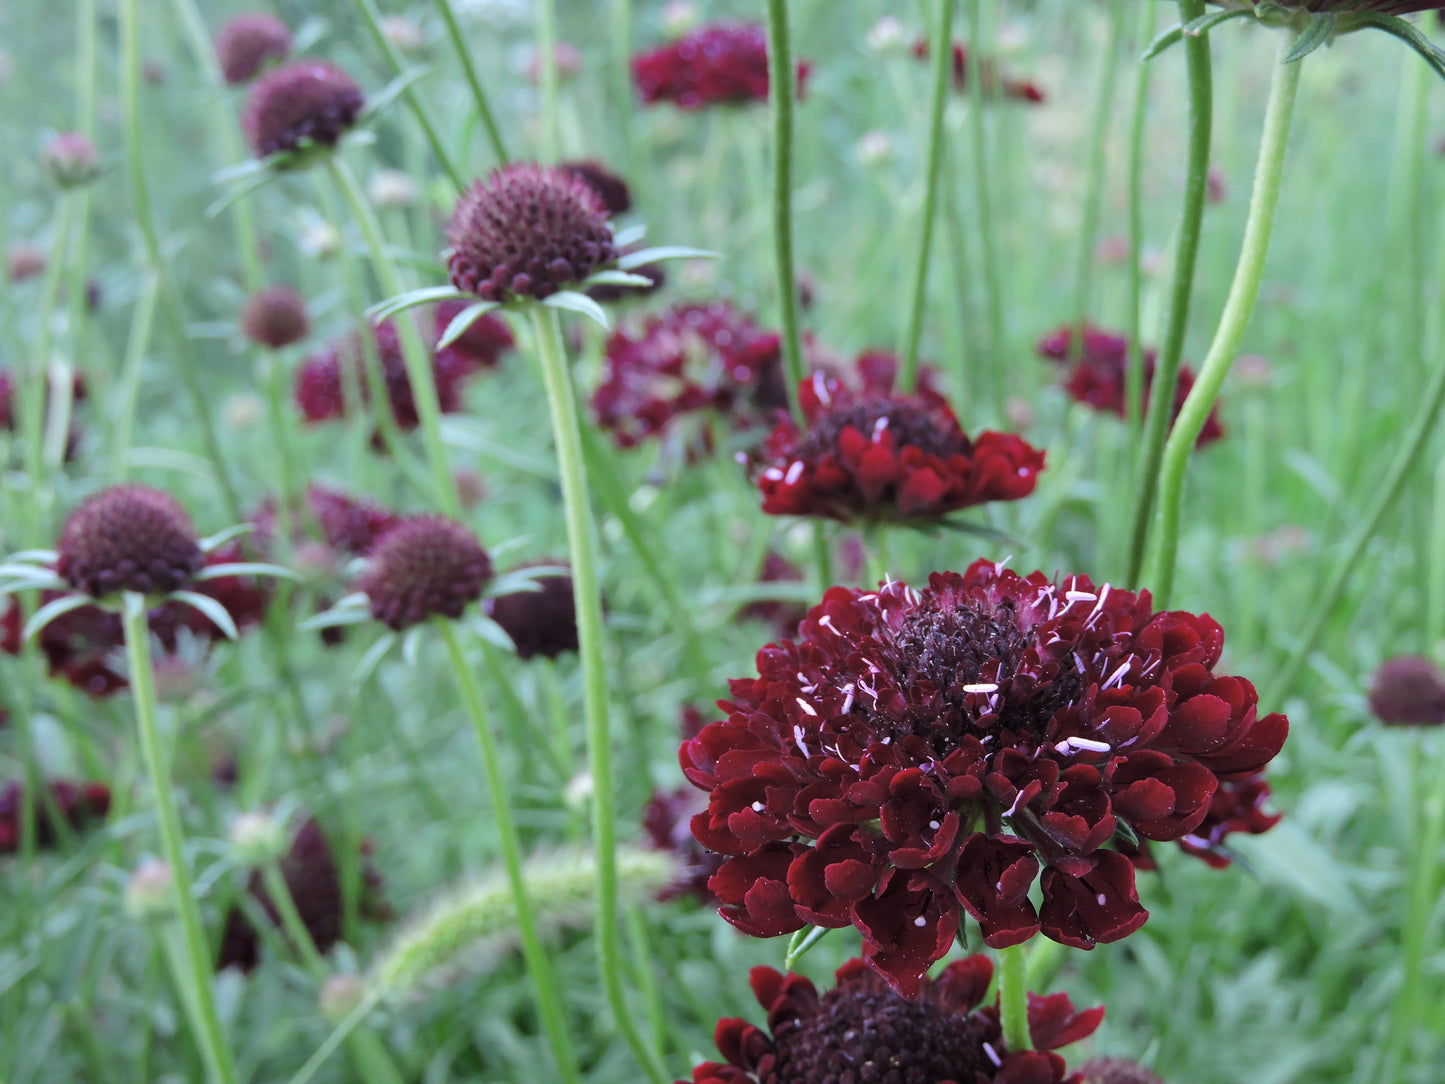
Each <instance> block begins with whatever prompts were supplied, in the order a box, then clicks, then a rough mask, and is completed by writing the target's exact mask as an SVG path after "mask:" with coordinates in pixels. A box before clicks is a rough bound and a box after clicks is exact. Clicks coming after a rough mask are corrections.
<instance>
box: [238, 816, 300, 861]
mask: <svg viewBox="0 0 1445 1084" xmlns="http://www.w3.org/2000/svg"><path fill="white" fill-rule="evenodd" d="M289 845H290V840H289V839H288V838H287V835H286V829H285V826H283V825H282V824H281V822H280V821H278V820H277V819H276V818H275V817H273V816H272V815H271V814H270V813H261V812H252V813H241V814H239V815H238V816H237V817H236V819H235V820H234V821H232V822H231V850H232V851H233V852H234V853H235V856H236V861H238V862H239V863H241V865H243V866H247V867H250V868H254V867H256V866H264V865H268V864H269V863H271V862H275V861H276V860H278V859H279V858H280V857H281V856H282V855H284V854H285V853H286V849H287V847H288V846H289Z"/></svg>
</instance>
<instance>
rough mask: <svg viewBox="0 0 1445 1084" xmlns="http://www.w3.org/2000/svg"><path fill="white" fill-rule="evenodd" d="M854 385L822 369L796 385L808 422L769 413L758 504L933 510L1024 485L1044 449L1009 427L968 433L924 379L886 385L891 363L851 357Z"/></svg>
mask: <svg viewBox="0 0 1445 1084" xmlns="http://www.w3.org/2000/svg"><path fill="white" fill-rule="evenodd" d="M859 367H860V369H861V370H862V372H863V381H862V387H861V388H859V389H856V390H855V389H852V388H849V387H847V386H846V385H844V384H843V382H842V381H841V380H837V379H834V378H831V377H828V376H825V375H823V374H821V373H815V374H814V375H813V376H812V377H810V378H809V379H806V380H804V381H803V382H802V383H801V384H800V385H799V386H798V398H799V401H800V403H801V405H802V409H803V415H804V417H805V418H806V419H807V429H806V430H804V431H802V432H799V431H798V428H797V426H796V424H795V423H794V422H793V420H792V418H790V417H785V418H783V419H782V420H780V421H779V422H778V425H777V428H776V429H774V430H773V433H772V436H770V437H769V438H768V441H767V446H766V455H765V457H764V460H763V462H762V463H760V464H759V465H758V469H757V472H756V473H757V484H758V488H759V489H760V490H761V491H762V494H763V511H764V512H766V513H768V514H769V515H774V516H821V517H823V518H826V519H836V520H842V521H843V522H845V523H856V522H869V521H908V520H915V521H917V520H936V519H939V518H940V517H942V516H945V515H947V514H948V513H950V512H955V511H958V510H959V509H961V508H968V507H970V506H971V505H975V504H983V503H984V502H985V501H1001V500H1017V499H1019V498H1020V497H1026V496H1028V495H1029V494H1030V493H1032V492H1033V489H1034V485H1035V483H1036V482H1037V480H1038V473H1039V471H1041V470H1042V469H1043V466H1044V453H1043V452H1041V451H1038V450H1037V449H1035V448H1032V447H1030V446H1029V445H1028V444H1027V443H1026V442H1025V441H1024V440H1023V438H1021V437H1017V436H1014V435H1012V434H1009V433H994V432H984V433H981V434H979V436H978V438H977V439H976V440H970V439H969V438H968V437H967V436H966V435H965V434H964V432H963V429H962V428H961V427H960V426H959V424H958V418H957V417H955V416H954V413H953V410H952V408H951V407H950V406H949V405H948V401H947V400H946V399H944V397H943V396H942V395H940V394H939V393H938V392H937V391H936V390H934V388H933V387H932V385H931V383H930V382H928V381H920V382H919V386H918V390H917V391H916V392H915V393H914V394H912V395H903V394H898V393H895V392H894V391H893V380H894V372H895V365H894V364H893V359H892V358H891V357H888V356H887V355H882V354H868V355H864V357H863V358H860V359H859Z"/></svg>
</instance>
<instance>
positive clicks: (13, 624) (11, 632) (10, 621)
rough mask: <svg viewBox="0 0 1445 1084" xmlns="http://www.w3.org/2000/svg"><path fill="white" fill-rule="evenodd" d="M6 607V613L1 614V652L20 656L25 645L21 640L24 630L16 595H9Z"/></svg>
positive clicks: (5, 602)
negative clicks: (22, 646)
mask: <svg viewBox="0 0 1445 1084" xmlns="http://www.w3.org/2000/svg"><path fill="white" fill-rule="evenodd" d="M4 605H5V611H4V613H0V651H3V652H5V654H7V655H18V654H20V648H21V645H22V644H23V643H24V641H23V640H21V638H20V633H21V631H22V629H23V625H22V623H21V620H20V618H21V613H20V607H19V605H18V604H17V603H16V602H15V596H14V595H7V596H6V598H5V600H4Z"/></svg>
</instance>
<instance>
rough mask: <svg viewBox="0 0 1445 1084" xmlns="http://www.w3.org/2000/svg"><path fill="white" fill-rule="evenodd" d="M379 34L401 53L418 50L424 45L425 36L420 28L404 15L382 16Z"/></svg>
mask: <svg viewBox="0 0 1445 1084" xmlns="http://www.w3.org/2000/svg"><path fill="white" fill-rule="evenodd" d="M381 32H382V33H383V34H385V35H386V39H387V41H389V42H391V43H392V44H393V45H395V46H396V47H397V48H398V49H400V50H401V51H402V52H410V51H412V50H414V49H420V48H421V47H422V46H423V45H425V44H426V35H424V34H423V33H422V31H421V27H419V26H418V25H417V24H416V23H415V22H413V21H412V20H411V19H408V18H407V17H406V16H405V15H383V16H382V18H381Z"/></svg>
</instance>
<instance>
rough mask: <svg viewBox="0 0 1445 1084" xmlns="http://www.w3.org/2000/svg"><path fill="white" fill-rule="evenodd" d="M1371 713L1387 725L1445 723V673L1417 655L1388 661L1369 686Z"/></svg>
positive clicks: (1403, 656)
mask: <svg viewBox="0 0 1445 1084" xmlns="http://www.w3.org/2000/svg"><path fill="white" fill-rule="evenodd" d="M1370 710H1371V711H1373V712H1374V713H1375V718H1377V719H1379V720H1380V722H1382V723H1385V724H1387V725H1390V726H1441V725H1442V724H1445V673H1441V671H1440V668H1439V667H1438V666H1436V665H1435V664H1434V663H1433V662H1431V661H1430V660H1429V659H1427V658H1424V657H1423V656H1420V655H1402V656H1400V657H1399V658H1394V659H1390V660H1389V661H1388V662H1386V663H1385V664H1384V665H1382V666H1381V667H1380V668H1379V669H1378V670H1376V671H1375V678H1374V681H1372V682H1371V683H1370Z"/></svg>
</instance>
